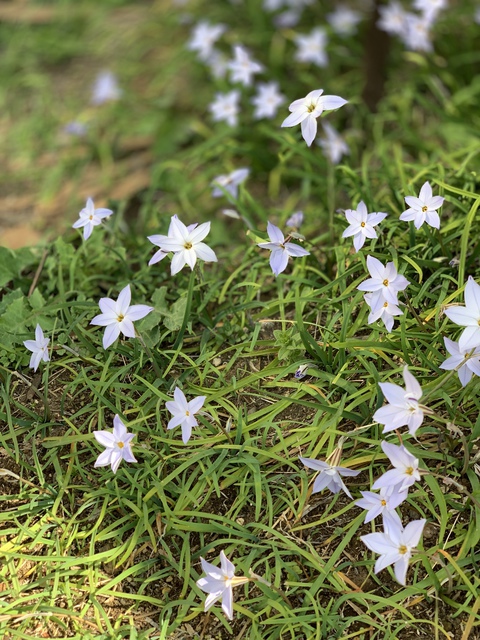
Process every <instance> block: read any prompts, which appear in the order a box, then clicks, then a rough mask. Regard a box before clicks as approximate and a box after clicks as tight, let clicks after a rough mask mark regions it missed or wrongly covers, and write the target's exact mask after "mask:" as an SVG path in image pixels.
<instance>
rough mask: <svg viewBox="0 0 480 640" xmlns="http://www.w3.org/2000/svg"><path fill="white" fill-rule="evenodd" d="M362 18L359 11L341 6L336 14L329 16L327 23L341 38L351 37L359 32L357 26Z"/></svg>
mask: <svg viewBox="0 0 480 640" xmlns="http://www.w3.org/2000/svg"><path fill="white" fill-rule="evenodd" d="M361 19H362V16H361V14H360V13H358V11H354V10H353V9H350V7H347V6H345V5H344V4H341V5H339V6H338V7H337V8H336V9H335V11H334V12H332V13H329V14H327V22H328V23H329V25H330V26H331V27H332V29H333V31H334V32H335V33H336V34H338V35H340V36H351V35H353V34H354V33H355V32H356V31H357V24H358V23H359V22H360V21H361Z"/></svg>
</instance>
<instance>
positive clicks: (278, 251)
mask: <svg viewBox="0 0 480 640" xmlns="http://www.w3.org/2000/svg"><path fill="white" fill-rule="evenodd" d="M267 233H268V237H269V238H270V242H260V243H258V246H259V247H261V248H262V249H269V250H270V251H271V252H272V253H271V254H270V266H271V268H272V271H273V273H274V274H275V276H278V274H279V273H282V271H285V269H286V268H287V264H288V259H289V257H290V256H292V257H294V258H300V257H302V256H308V255H310V252H309V251H307V250H306V249H304V248H303V247H300V246H299V245H298V244H294V243H293V242H289V241H288V240H285V236H284V235H283V233H282V232H281V231H280V229H279V228H278V227H276V226H275V225H274V224H272V223H271V222H270V221H269V222H268V224H267Z"/></svg>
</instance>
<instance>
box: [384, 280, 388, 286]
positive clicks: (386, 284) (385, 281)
mask: <svg viewBox="0 0 480 640" xmlns="http://www.w3.org/2000/svg"><path fill="white" fill-rule="evenodd" d="M383 286H384V287H388V279H387V278H385V280H384V281H383Z"/></svg>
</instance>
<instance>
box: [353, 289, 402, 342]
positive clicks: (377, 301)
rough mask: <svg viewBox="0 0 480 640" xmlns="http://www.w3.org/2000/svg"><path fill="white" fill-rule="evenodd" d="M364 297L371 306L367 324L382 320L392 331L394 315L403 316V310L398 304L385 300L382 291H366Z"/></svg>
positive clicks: (389, 330) (387, 328)
mask: <svg viewBox="0 0 480 640" xmlns="http://www.w3.org/2000/svg"><path fill="white" fill-rule="evenodd" d="M363 299H364V300H365V302H366V303H367V304H368V306H369V307H370V313H369V315H368V320H367V324H372V323H373V322H376V321H377V320H382V322H383V324H384V325H385V328H386V330H387V331H388V332H389V333H390V332H391V330H392V329H393V324H394V322H395V321H394V317H395V316H403V311H402V310H401V309H400V307H399V306H398V305H397V304H394V303H392V302H389V301H388V300H385V298H384V297H383V293H382V291H374V292H373V293H366V294H365V295H364V296H363Z"/></svg>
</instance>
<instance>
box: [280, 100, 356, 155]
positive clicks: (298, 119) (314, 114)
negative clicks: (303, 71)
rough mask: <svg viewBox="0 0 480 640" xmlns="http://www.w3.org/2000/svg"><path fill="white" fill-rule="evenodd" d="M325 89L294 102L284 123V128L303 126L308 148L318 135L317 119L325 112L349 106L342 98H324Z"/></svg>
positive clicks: (303, 134)
mask: <svg viewBox="0 0 480 640" xmlns="http://www.w3.org/2000/svg"><path fill="white" fill-rule="evenodd" d="M322 94H323V89H315V91H310V93H309V94H307V95H306V96H305V98H300V99H299V100H294V101H293V102H292V103H291V105H290V106H289V107H288V110H289V111H290V112H291V113H290V115H289V116H288V117H287V118H285V120H284V121H283V122H282V127H294V126H295V125H297V124H300V123H301V125H302V136H303V139H304V140H305V142H306V143H307V145H308V146H310V145H311V144H312V142H313V140H314V139H315V136H316V135H317V118H319V117H320V116H321V115H322V113H323V112H324V111H331V110H333V109H339V108H340V107H343V105H345V104H347V101H346V100H344V99H343V98H341V97H340V96H324V95H322Z"/></svg>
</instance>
